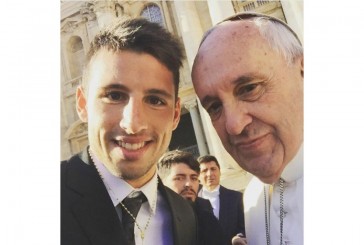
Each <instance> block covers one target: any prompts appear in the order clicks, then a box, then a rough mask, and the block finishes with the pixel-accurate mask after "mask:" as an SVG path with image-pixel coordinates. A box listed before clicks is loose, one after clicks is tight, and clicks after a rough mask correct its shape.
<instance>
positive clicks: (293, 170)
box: [281, 143, 303, 182]
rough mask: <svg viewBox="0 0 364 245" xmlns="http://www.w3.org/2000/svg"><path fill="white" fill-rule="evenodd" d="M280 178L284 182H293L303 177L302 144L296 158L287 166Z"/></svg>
mask: <svg viewBox="0 0 364 245" xmlns="http://www.w3.org/2000/svg"><path fill="white" fill-rule="evenodd" d="M281 177H282V178H283V179H284V180H285V181H286V182H293V181H296V180H298V179H299V178H302V177H303V143H302V144H301V146H300V148H299V150H298V152H297V154H296V156H295V157H294V158H293V159H292V160H291V161H290V162H289V163H288V164H287V166H286V167H285V169H284V170H283V173H282V175H281Z"/></svg>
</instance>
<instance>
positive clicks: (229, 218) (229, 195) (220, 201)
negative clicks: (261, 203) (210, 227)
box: [198, 155, 245, 244]
mask: <svg viewBox="0 0 364 245" xmlns="http://www.w3.org/2000/svg"><path fill="white" fill-rule="evenodd" d="M198 162H199V164H200V181H201V184H202V186H203V187H202V188H201V190H200V191H199V193H198V196H200V197H202V198H206V199H208V200H210V202H211V204H212V207H213V211H214V215H215V217H216V218H217V219H218V220H219V223H220V225H221V227H222V231H223V237H224V244H231V240H232V239H233V237H235V236H236V235H237V234H239V236H244V234H245V228H244V209H243V203H242V202H243V196H242V193H241V192H238V191H234V190H230V189H228V188H225V187H224V186H222V185H220V175H221V172H220V164H219V162H218V161H217V159H216V157H214V156H211V155H205V156H201V157H199V158H198Z"/></svg>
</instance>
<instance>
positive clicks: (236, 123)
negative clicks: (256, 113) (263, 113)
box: [224, 101, 253, 135]
mask: <svg viewBox="0 0 364 245" xmlns="http://www.w3.org/2000/svg"><path fill="white" fill-rule="evenodd" d="M244 103H246V102H241V101H235V102H234V103H231V104H230V105H228V106H224V107H225V108H224V117H225V129H226V132H227V133H228V134H229V135H239V134H241V133H242V132H243V130H244V128H245V127H246V126H247V125H249V124H250V123H251V122H252V120H253V119H252V116H251V115H250V114H249V113H248V111H247V108H246V107H245V106H244Z"/></svg>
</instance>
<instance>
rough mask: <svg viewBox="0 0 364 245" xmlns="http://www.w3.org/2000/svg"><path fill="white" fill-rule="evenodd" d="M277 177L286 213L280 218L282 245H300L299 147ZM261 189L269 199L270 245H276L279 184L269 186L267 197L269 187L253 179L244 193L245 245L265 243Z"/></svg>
mask: <svg viewBox="0 0 364 245" xmlns="http://www.w3.org/2000/svg"><path fill="white" fill-rule="evenodd" d="M281 178H282V179H284V180H285V184H284V193H283V203H284V207H283V210H284V211H285V212H286V215H285V217H284V218H283V244H285V245H293V244H294V245H303V145H302V146H301V147H300V149H299V151H298V153H297V154H296V156H295V157H294V158H293V160H292V161H291V162H290V163H289V164H288V165H287V166H286V168H285V169H284V170H283V173H282V175H281ZM264 188H265V189H266V193H267V199H268V198H271V199H270V200H271V205H270V207H269V210H268V207H267V213H268V220H269V219H270V240H271V242H270V244H272V245H277V244H279V242H280V211H279V210H280V200H279V199H280V191H279V183H275V184H274V185H273V192H272V193H271V197H269V185H267V184H264V183H263V182H261V181H260V180H259V179H258V178H256V177H254V178H253V179H252V180H251V181H250V183H249V184H248V187H247V188H246V190H245V192H244V213H245V214H244V215H245V231H246V237H247V240H248V244H249V245H265V244H267V241H266V228H265V205H264ZM267 203H268V202H267ZM267 206H268V205H267Z"/></svg>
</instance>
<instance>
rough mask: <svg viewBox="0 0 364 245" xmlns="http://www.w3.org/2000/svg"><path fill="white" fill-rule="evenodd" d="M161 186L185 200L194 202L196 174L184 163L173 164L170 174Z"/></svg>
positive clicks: (196, 187) (196, 185) (196, 190)
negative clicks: (163, 185)
mask: <svg viewBox="0 0 364 245" xmlns="http://www.w3.org/2000/svg"><path fill="white" fill-rule="evenodd" d="M163 184H165V185H166V186H168V187H169V188H171V189H172V190H173V191H174V192H176V193H178V194H180V195H181V196H183V197H184V198H185V199H188V200H191V201H193V202H194V201H195V200H196V197H197V193H198V186H199V181H198V173H197V172H196V171H194V170H192V169H191V168H190V167H189V166H188V165H187V164H185V163H174V164H172V165H171V171H170V174H169V175H168V176H167V177H166V178H165V179H164V180H163Z"/></svg>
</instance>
